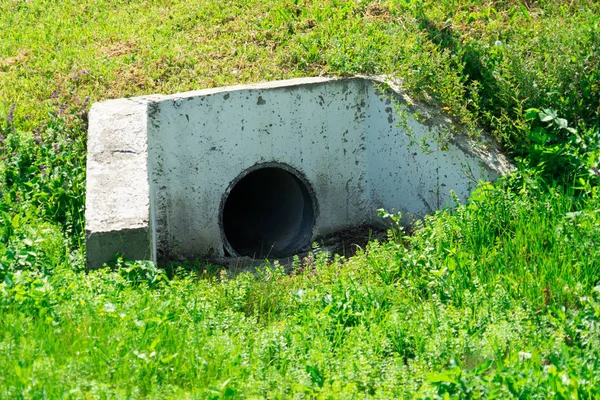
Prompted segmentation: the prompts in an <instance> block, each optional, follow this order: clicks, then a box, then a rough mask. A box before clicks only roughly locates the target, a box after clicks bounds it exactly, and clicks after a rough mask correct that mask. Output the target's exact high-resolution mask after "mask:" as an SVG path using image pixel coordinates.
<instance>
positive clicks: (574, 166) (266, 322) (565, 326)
mask: <svg viewBox="0 0 600 400" xmlns="http://www.w3.org/2000/svg"><path fill="white" fill-rule="evenodd" d="M0 34H1V35H2V40H1V41H0V398H35V399H37V398H146V397H148V398H211V399H212V398H226V397H233V398H290V397H294V398H365V397H369V398H371V397H372V398H394V397H395V398H478V397H479V398H481V397H484V398H495V397H500V398H507V397H508V398H510V397H514V398H554V397H556V398H600V392H599V389H598V388H600V378H599V377H600V329H599V327H600V324H599V321H600V261H598V260H600V250H599V249H600V246H599V242H600V196H599V193H598V184H599V183H600V178H599V175H600V173H599V172H598V163H599V162H600V129H599V126H598V125H599V122H600V72H599V71H600V5H599V4H598V3H596V2H593V1H584V0H579V1H573V2H568V3H567V2H562V1H550V0H547V1H543V0H540V1H528V2H519V1H516V0H508V1H489V2H479V1H473V2H471V1H466V0H464V1H463V0H456V1H450V0H448V1H405V0H402V1H400V0H396V1H373V2H363V1H337V0H335V1H334V0H331V1H327V0H319V1H316V0H314V1H308V0H307V1H300V0H295V1H292V0H289V1H267V2H258V1H250V0H249V1H229V2H216V1H215V2H213V1H203V2H193V1H187V0H186V1H171V2H165V1H160V2H159V1H133V0H131V1H125V0H122V1H119V0H112V1H95V2H88V1H79V2H76V1H60V2H56V1H49V0H37V1H36V0H34V1H20V0H5V1H2V2H1V3H0ZM356 73H367V74H391V75H395V76H398V77H401V78H402V79H403V82H404V83H403V84H404V86H405V88H406V89H407V90H408V91H409V92H410V93H411V95H412V96H413V97H415V98H417V99H420V100H421V101H425V102H429V103H433V104H438V105H439V106H440V107H444V109H445V110H446V111H447V112H448V113H449V114H451V115H452V116H453V117H454V118H455V122H456V124H457V126H460V127H466V128H467V129H468V130H469V131H470V132H471V133H477V131H478V130H479V129H482V128H483V129H486V130H488V131H490V132H491V133H492V134H493V135H494V136H495V137H496V138H497V139H498V140H499V141H501V143H502V144H503V145H504V146H505V148H506V149H507V151H508V152H509V153H510V154H511V155H512V156H513V157H515V159H516V162H517V164H518V167H519V168H518V171H517V172H515V173H513V174H511V175H510V176H507V177H505V178H503V179H501V180H500V181H499V182H497V183H495V184H489V183H482V184H481V185H480V188H479V189H478V190H477V191H476V192H475V193H474V194H473V196H472V198H471V200H470V201H469V202H468V203H467V204H457V205H456V207H454V208H452V209H447V210H443V211H440V212H438V213H435V214H434V215H431V216H429V217H427V218H425V219H424V220H423V221H419V222H416V223H415V225H414V226H413V227H412V228H411V230H410V235H407V234H406V233H405V232H404V231H403V230H402V229H401V228H400V227H398V226H397V225H396V224H395V221H397V216H394V215H388V216H387V218H388V220H389V221H390V231H389V237H390V239H389V240H388V241H385V242H371V243H370V244H369V245H368V246H366V248H364V249H362V251H359V253H358V254H357V255H356V256H355V257H352V258H350V259H344V258H341V257H335V258H332V257H330V256H328V255H327V254H325V253H323V252H321V251H319V250H318V248H316V249H315V250H314V252H313V254H312V255H310V256H309V257H307V258H306V259H304V260H298V261H297V262H296V263H295V266H294V272H293V273H291V274H284V273H283V271H282V269H281V267H279V266H278V265H271V266H269V265H267V266H265V267H264V268H261V269H259V270H258V271H257V273H256V274H248V273H245V274H241V275H237V276H233V275H230V274H229V273H228V272H227V271H225V270H219V269H218V268H216V267H214V266H210V265H204V264H203V263H201V262H198V263H195V264H184V265H171V266H169V267H168V268H167V269H165V270H160V269H157V268H155V267H154V266H153V265H151V264H148V263H132V262H126V261H122V260H120V261H118V262H117V268H115V269H113V270H110V269H102V270H99V271H93V272H89V273H86V272H85V265H84V259H85V257H84V255H85V248H84V240H83V238H84V223H85V221H84V219H83V211H84V203H85V202H84V196H85V189H84V188H85V146H86V128H87V111H88V110H89V106H90V104H91V103H92V102H94V101H99V100H103V99H106V98H115V97H124V96H134V95H141V94H149V93H172V92H176V91H185V90H192V89H198V88H203V87H211V86H220V85H229V84H238V83H248V82H257V81H263V80H271V79H286V78H291V77H298V76H306V75H311V76H312V75H323V74H327V75H329V74H330V75H346V74H356ZM445 396H447V397H445Z"/></svg>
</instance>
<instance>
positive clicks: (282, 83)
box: [100, 75, 393, 104]
mask: <svg viewBox="0 0 600 400" xmlns="http://www.w3.org/2000/svg"><path fill="white" fill-rule="evenodd" d="M344 80H368V81H372V82H379V83H390V82H391V81H393V80H390V79H389V78H388V77H385V76H366V75H355V76H349V77H306V78H293V79H284V80H278V81H268V82H259V83H251V84H244V85H234V86H222V87H215V88H207V89H199V90H192V91H189V92H180V93H173V94H169V95H164V94H152V95H145V96H138V97H129V98H118V99H107V100H104V101H102V102H100V103H107V102H117V101H119V102H122V101H126V102H133V103H138V104H147V103H152V102H160V101H165V100H174V99H184V98H189V97H198V96H207V95H212V94H218V93H226V92H235V91H241V90H266V89H277V88H286V87H295V86H303V85H311V84H318V83H325V82H334V81H344Z"/></svg>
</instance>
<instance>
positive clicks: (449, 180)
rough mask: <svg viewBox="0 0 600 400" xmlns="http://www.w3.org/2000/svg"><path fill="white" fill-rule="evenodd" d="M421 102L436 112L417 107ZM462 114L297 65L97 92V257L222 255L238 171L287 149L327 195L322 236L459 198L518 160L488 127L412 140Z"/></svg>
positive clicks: (320, 213) (93, 120) (91, 161)
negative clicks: (441, 143) (220, 79)
mask: <svg viewBox="0 0 600 400" xmlns="http://www.w3.org/2000/svg"><path fill="white" fill-rule="evenodd" d="M388 83H389V82H388ZM396 105H400V106H401V107H402V108H403V110H404V111H403V112H402V113H401V114H400V115H399V114H398V112H397V109H396V108H395V106H396ZM417 111H418V113H419V115H421V116H423V115H426V116H428V117H429V118H428V119H427V121H425V122H419V121H417V119H416V118H415V116H414V115H413V113H415V112H417ZM421 118H422V117H421ZM450 125H451V121H450V120H449V119H448V118H446V117H444V116H443V114H440V113H439V112H438V111H437V110H434V109H427V108H426V107H423V106H419V105H416V104H414V103H413V102H412V101H411V100H410V99H409V98H408V97H407V96H406V95H405V94H404V93H403V92H402V91H401V90H400V89H399V88H398V87H395V86H394V85H393V84H391V85H389V86H388V85H386V88H385V89H383V88H382V87H381V86H379V85H378V83H377V79H369V78H350V79H329V78H307V79H294V80H289V81H279V82H270V83H264V84H258V85H245V86H235V87H226V88H215V89H207V90H200V91H194V92H188V93H181V94H175V95H171V96H152V97H146V98H134V99H126V100H125V99H121V100H110V101H107V102H103V103H99V104H95V105H94V107H92V110H91V112H90V132H89V149H88V152H89V155H88V187H87V211H86V219H87V228H86V230H87V237H88V242H87V251H88V263H89V265H90V266H91V267H97V266H99V265H100V264H101V263H102V262H105V261H107V260H109V259H110V258H112V256H113V254H114V253H115V252H117V251H118V252H120V253H122V254H124V255H125V256H126V257H128V258H131V259H148V260H153V261H157V260H164V259H173V258H194V257H203V256H222V255H223V254H224V247H226V246H225V245H224V241H226V238H224V236H223V232H222V221H221V220H222V215H221V211H222V210H221V208H222V204H223V201H224V198H226V196H227V194H228V193H229V191H230V190H231V184H232V182H234V181H236V178H238V177H239V176H240V175H241V174H243V173H244V171H246V170H248V169H251V168H253V167H254V168H256V167H255V166H256V165H257V164H262V163H270V164H273V163H274V164H277V163H281V164H282V165H285V166H287V167H289V168H290V169H291V170H295V171H297V172H298V173H299V174H301V175H302V176H303V178H305V179H306V181H307V182H308V185H309V186H310V187H309V190H310V191H311V193H312V194H313V195H314V198H315V199H316V204H315V205H314V207H315V221H314V228H313V232H312V238H313V239H314V238H316V237H318V236H321V235H324V234H328V233H331V232H335V231H337V230H341V229H345V228H349V227H353V226H359V225H363V224H373V223H377V222H378V219H377V216H376V212H375V210H376V209H378V208H385V209H388V210H392V209H394V210H396V211H401V212H402V213H403V214H404V215H405V216H407V217H410V216H414V217H422V216H423V215H424V214H426V213H428V212H431V211H433V210H435V209H438V208H440V207H444V206H445V205H448V204H450V203H451V197H450V190H451V189H452V190H454V191H455V192H456V193H457V195H458V197H459V198H461V199H466V198H467V197H468V195H469V193H470V192H471V191H472V190H473V189H474V187H475V185H476V184H477V182H478V181H479V180H480V179H482V180H493V179H495V178H496V177H497V176H498V175H499V174H502V173H504V172H506V171H508V170H509V169H510V168H511V166H510V163H509V162H508V160H507V159H506V157H504V156H503V155H502V154H501V153H500V152H499V151H498V149H497V147H496V146H495V145H494V143H493V142H492V141H490V140H489V139H487V138H485V137H483V138H482V140H481V141H473V140H471V139H469V138H467V137H466V136H460V135H458V136H456V137H455V138H454V139H452V140H451V141H450V142H449V143H448V145H447V150H446V151H433V152H432V153H424V152H422V151H421V150H420V149H419V148H418V147H417V146H410V145H409V143H410V142H412V141H413V140H415V139H416V140H419V139H420V138H422V137H430V136H434V137H435V135H436V132H438V131H441V130H445V129H447V127H449V126H450ZM432 134H433V135H432ZM429 142H430V144H431V146H432V148H435V147H436V146H437V145H438V143H435V142H434V141H431V140H429ZM273 190H277V188H273Z"/></svg>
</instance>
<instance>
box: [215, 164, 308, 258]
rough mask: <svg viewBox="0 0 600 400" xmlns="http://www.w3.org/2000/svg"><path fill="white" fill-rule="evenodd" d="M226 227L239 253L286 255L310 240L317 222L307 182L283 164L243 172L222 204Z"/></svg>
mask: <svg viewBox="0 0 600 400" xmlns="http://www.w3.org/2000/svg"><path fill="white" fill-rule="evenodd" d="M222 218H223V231H224V234H225V238H226V240H227V242H228V243H229V245H230V247H231V248H232V249H233V250H234V251H235V252H236V253H237V254H238V255H240V256H250V257H254V258H265V257H275V258H276V257H285V256H289V255H292V254H293V253H294V252H296V251H297V250H299V249H301V248H303V247H305V246H307V245H309V244H310V239H311V234H312V229H313V225H314V214H313V204H312V198H311V196H310V193H309V191H308V188H307V187H306V185H305V184H304V183H303V182H302V181H301V180H300V179H299V178H298V177H297V176H295V175H294V174H292V173H291V172H288V171H286V170H284V169H282V168H277V167H266V168H261V169H257V170H255V171H252V172H250V173H249V174H248V175H246V176H244V177H243V178H242V179H240V180H239V182H237V184H235V186H234V187H233V188H232V189H231V191H230V193H229V196H228V197H227V200H226V201H225V205H224V207H223V214H222Z"/></svg>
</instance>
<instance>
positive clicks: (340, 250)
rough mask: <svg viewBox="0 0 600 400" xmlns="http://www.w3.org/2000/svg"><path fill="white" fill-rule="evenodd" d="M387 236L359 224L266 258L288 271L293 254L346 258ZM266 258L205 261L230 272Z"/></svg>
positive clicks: (382, 231)
mask: <svg viewBox="0 0 600 400" xmlns="http://www.w3.org/2000/svg"><path fill="white" fill-rule="evenodd" d="M387 238H388V236H387V231H386V229H383V228H381V227H373V226H368V225H365V226H359V227H355V228H349V229H345V230H342V231H339V232H335V233H332V234H329V235H325V236H322V237H319V238H317V239H316V240H315V241H314V242H313V243H314V244H315V245H316V246H314V248H311V249H303V250H302V251H300V252H298V253H296V254H294V255H292V256H289V257H285V258H277V259H267V260H268V261H269V262H270V263H271V264H273V263H274V262H275V261H277V262H278V263H279V264H281V265H282V266H283V267H284V269H285V270H286V271H288V272H289V271H291V268H292V263H293V260H294V257H295V256H297V257H298V258H299V259H300V260H302V259H303V258H305V257H307V256H309V255H310V254H311V253H314V252H327V253H328V254H329V255H330V257H331V258H333V256H334V255H336V254H337V255H340V256H342V257H345V258H348V257H352V256H353V255H354V254H356V252H357V251H358V250H359V249H364V248H365V246H366V245H367V243H369V241H372V240H375V239H377V240H379V241H384V240H387ZM267 260H265V259H262V258H261V259H258V258H251V257H218V258H212V259H208V260H206V261H207V262H209V263H210V264H213V265H216V266H221V267H225V268H227V269H228V270H229V271H230V272H232V273H239V272H244V271H252V270H253V269H254V268H256V267H259V266H262V265H264V264H265V261H267Z"/></svg>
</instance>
